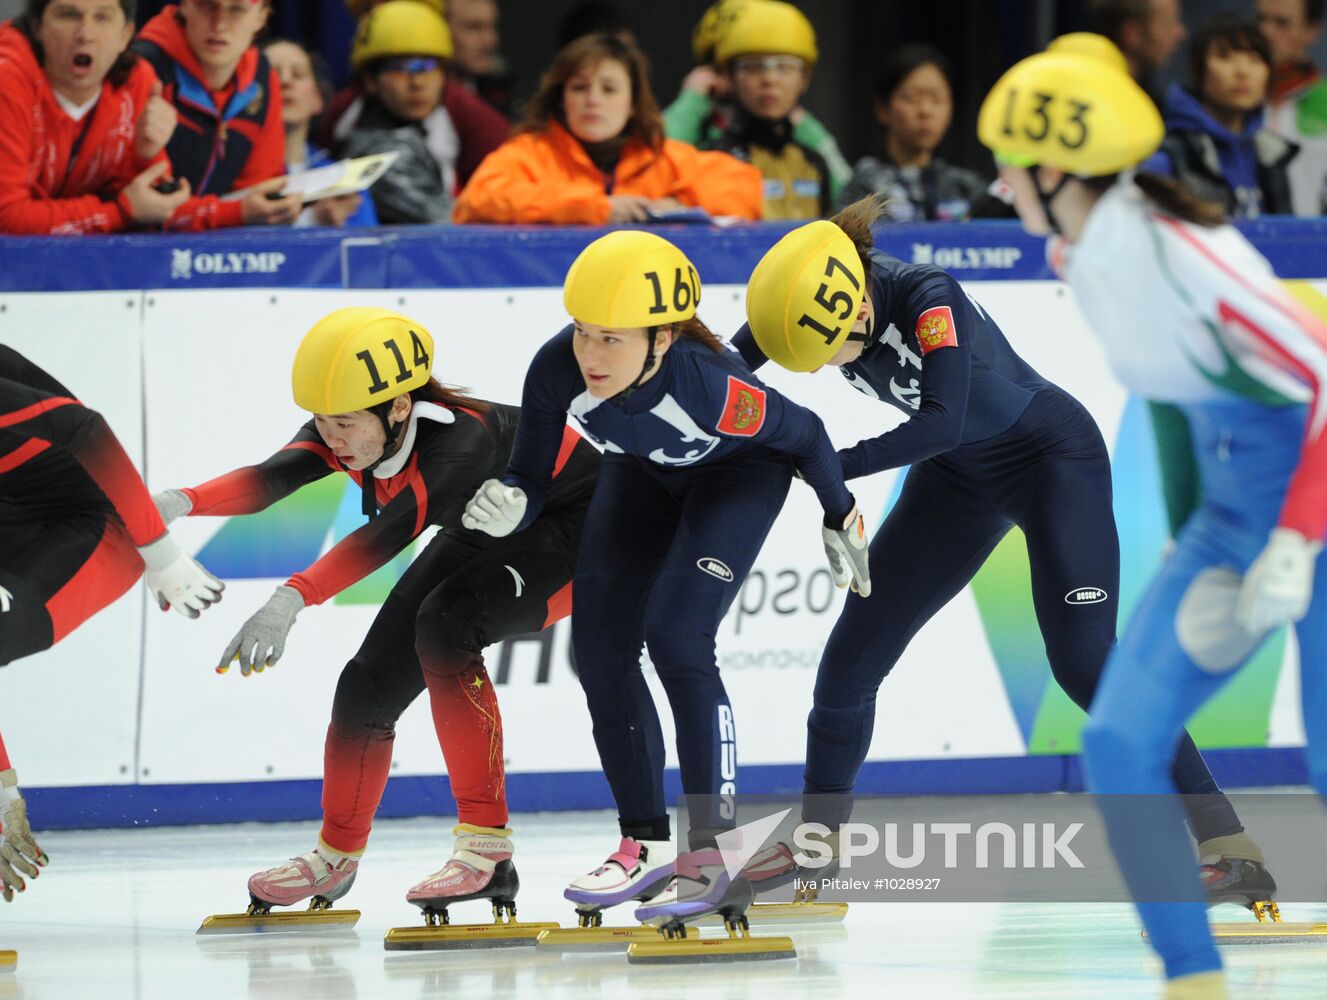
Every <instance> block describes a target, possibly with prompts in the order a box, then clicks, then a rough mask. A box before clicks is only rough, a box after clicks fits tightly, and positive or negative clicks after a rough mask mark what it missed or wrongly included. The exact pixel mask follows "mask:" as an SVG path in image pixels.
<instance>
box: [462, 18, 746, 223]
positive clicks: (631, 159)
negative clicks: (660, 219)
mask: <svg viewBox="0 0 1327 1000" xmlns="http://www.w3.org/2000/svg"><path fill="white" fill-rule="evenodd" d="M517 132H518V134H517V135H516V136H515V137H514V138H512V139H509V140H508V141H507V142H505V143H503V144H502V146H500V147H499V148H498V149H497V150H495V151H494V152H493V153H490V154H489V156H488V157H487V158H486V159H485V160H484V162H483V163H481V164H480V165H479V169H478V170H476V171H475V174H474V176H473V177H471V178H470V183H469V184H467V185H466V187H465V189H464V190H463V191H462V192H461V196H460V198H459V199H457V202H456V206H455V208H454V209H453V211H452V221H454V222H496V223H535V222H555V223H588V224H590V225H603V224H604V223H608V222H644V221H648V220H649V219H651V218H652V217H654V216H656V215H660V214H664V213H667V212H670V211H676V210H678V209H681V208H684V207H699V208H703V209H705V210H706V211H707V212H709V213H711V214H712V215H736V216H740V217H742V218H746V219H758V218H760V210H761V199H762V186H761V177H760V171H759V170H757V169H756V168H755V167H752V166H750V165H749V164H746V163H742V162H741V161H740V160H737V159H735V158H734V157H732V156H729V155H728V154H727V153H718V152H707V153H702V152H700V151H698V150H697V149H696V148H695V147H694V146H690V145H687V144H686V143H684V142H678V141H677V140H674V139H666V138H664V134H663V119H662V116H661V115H660V113H659V105H658V104H657V103H656V102H655V100H654V95H653V94H652V93H651V92H650V85H649V82H648V79H647V75H646V69H645V58H644V56H642V55H641V53H640V51H639V50H637V49H636V48H635V47H634V46H632V45H631V44H629V43H627V42H624V41H622V40H621V39H620V38H617V37H615V36H613V35H609V34H604V33H600V34H594V35H586V36H585V37H583V38H578V39H577V40H575V41H574V42H571V43H570V44H568V45H567V46H566V47H565V48H564V49H563V50H562V51H561V52H559V53H558V54H557V57H556V58H555V59H554V60H553V65H552V67H551V68H550V69H549V71H548V72H547V73H546V74H545V75H544V79H543V81H542V82H541V83H540V87H539V93H537V94H536V95H535V97H534V98H533V100H531V102H530V107H529V111H528V113H527V115H526V120H525V122H524V123H523V124H522V125H521V126H520V127H519V129H518V130H517Z"/></svg>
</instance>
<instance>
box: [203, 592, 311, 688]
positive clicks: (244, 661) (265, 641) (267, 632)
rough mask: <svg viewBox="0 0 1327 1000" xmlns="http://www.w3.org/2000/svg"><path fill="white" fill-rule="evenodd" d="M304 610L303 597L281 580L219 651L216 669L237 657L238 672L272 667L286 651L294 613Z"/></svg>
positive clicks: (222, 670)
mask: <svg viewBox="0 0 1327 1000" xmlns="http://www.w3.org/2000/svg"><path fill="white" fill-rule="evenodd" d="M303 610H304V598H303V597H301V596H300V592H299V591H298V590H296V589H295V588H294V587H287V586H286V585H285V584H282V585H281V586H280V587H277V588H276V590H275V591H274V592H273V594H272V596H271V597H269V598H268V599H267V603H266V604H264V605H263V606H262V607H261V608H259V609H258V610H257V611H256V612H254V615H253V617H251V618H250V619H249V620H248V621H247V622H245V623H244V626H243V628H241V629H240V631H239V634H238V635H236V636H235V638H234V639H231V640H230V645H229V646H227V647H226V651H225V652H224V653H222V654H221V662H220V663H218V664H217V673H219V674H224V673H225V672H226V671H227V670H229V669H230V665H231V663H232V662H234V661H235V660H239V661H240V673H241V674H243V675H244V676H245V677H248V676H249V674H250V673H252V672H253V671H255V670H256V671H257V672H258V673H260V674H261V673H262V672H263V668H264V667H275V666H276V661H277V660H279V659H281V654H282V653H284V652H285V651H286V636H288V635H290V630H291V629H292V628H294V626H295V616H296V615H298V614H299V613H300V612H301V611H303Z"/></svg>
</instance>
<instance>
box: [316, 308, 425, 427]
mask: <svg viewBox="0 0 1327 1000" xmlns="http://www.w3.org/2000/svg"><path fill="white" fill-rule="evenodd" d="M432 369H433V337H432V336H431V335H430V334H429V332H428V331H427V330H425V329H424V328H423V327H422V326H420V325H419V324H418V323H416V322H415V321H414V320H412V319H409V318H407V317H405V316H402V315H401V314H400V313H395V312H392V311H391V310H390V309H373V308H367V307H361V306H354V307H351V308H349V309H338V310H336V312H332V313H328V314H327V315H326V316H324V317H323V318H322V319H320V320H319V321H318V322H317V323H315V324H313V327H312V329H310V330H309V332H308V333H306V334H305V335H304V339H303V340H301V341H300V345H299V349H298V350H296V351H295V364H294V365H293V367H292V369H291V373H290V382H291V387H292V388H293V389H294V393H295V405H296V406H298V407H299V408H300V409H301V410H308V411H309V412H310V413H353V412H355V411H356V410H367V409H369V408H370V407H373V406H376V405H378V404H379V403H388V402H391V401H392V400H393V399H395V398H396V397H397V396H399V395H401V394H402V393H403V392H409V391H410V390H411V389H418V388H419V387H420V386H422V385H424V384H425V383H426V382H428V380H429V375H430V372H431V371H432Z"/></svg>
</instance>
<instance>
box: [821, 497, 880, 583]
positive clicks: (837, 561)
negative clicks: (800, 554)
mask: <svg viewBox="0 0 1327 1000" xmlns="http://www.w3.org/2000/svg"><path fill="white" fill-rule="evenodd" d="M820 534H821V537H822V538H823V540H824V542H825V555H826V556H828V557H829V571H830V573H831V574H832V575H833V577H834V586H836V587H838V588H839V589H840V590H842V589H843V588H844V587H847V586H849V585H851V586H852V589H853V590H854V591H856V592H857V593H858V594H861V595H862V596H863V597H869V596H870V594H871V565H870V560H871V553H870V550H869V549H868V547H867V545H868V541H869V540H868V539H867V537H866V522H865V521H864V520H863V519H862V515H861V514H859V513H858V512H857V504H855V503H854V504H853V505H852V510H851V511H850V512H849V513H848V516H847V517H845V518H844V519H843V527H842V528H827V527H825V526H824V525H823V524H822V525H821V526H820Z"/></svg>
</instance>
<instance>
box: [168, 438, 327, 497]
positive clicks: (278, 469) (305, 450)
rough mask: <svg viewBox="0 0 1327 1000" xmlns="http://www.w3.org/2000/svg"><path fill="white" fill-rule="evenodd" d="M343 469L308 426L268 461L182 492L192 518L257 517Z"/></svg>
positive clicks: (229, 473)
mask: <svg viewBox="0 0 1327 1000" xmlns="http://www.w3.org/2000/svg"><path fill="white" fill-rule="evenodd" d="M340 468H341V466H340V465H339V464H338V463H337V461H336V458H335V456H333V455H332V453H331V451H330V450H328V448H327V446H326V445H325V444H323V443H322V439H321V438H320V437H319V435H318V431H317V429H316V428H314V426H313V424H312V423H308V424H305V425H304V426H303V427H302V428H300V432H299V433H298V434H296V435H295V437H294V439H293V440H292V441H291V442H290V443H289V444H288V445H286V446H285V447H284V448H282V449H281V450H280V451H278V452H277V453H276V454H275V455H273V456H272V457H271V458H269V459H267V460H266V461H265V462H262V463H260V464H258V465H248V466H245V467H244V468H241V469H236V470H234V471H233V472H227V473H226V474H225V475H222V476H218V477H217V478H216V479H210V480H208V481H207V482H205V483H203V484H202V485H200V486H195V487H193V488H192V489H186V490H184V491H183V492H184V494H185V496H187V497H188V498H189V500H190V501H191V502H192V503H193V510H191V511H190V514H191V515H201V516H209V515H211V516H222V517H224V516H230V515H234V514H256V513H257V512H258V511H260V510H266V509H267V508H268V507H270V506H272V504H274V503H276V502H277V501H278V500H280V499H282V498H284V497H288V496H290V494H292V493H294V492H295V491H296V490H297V489H299V488H300V487H301V486H305V485H307V484H309V483H311V482H314V481H315V480H318V479H321V478H323V476H326V475H327V474H328V473H331V472H337V471H339V470H340Z"/></svg>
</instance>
